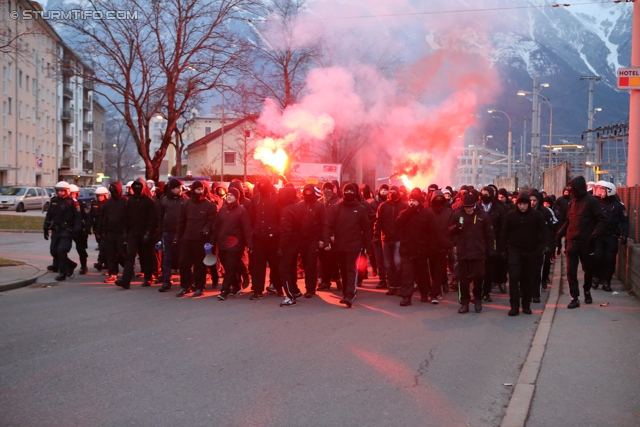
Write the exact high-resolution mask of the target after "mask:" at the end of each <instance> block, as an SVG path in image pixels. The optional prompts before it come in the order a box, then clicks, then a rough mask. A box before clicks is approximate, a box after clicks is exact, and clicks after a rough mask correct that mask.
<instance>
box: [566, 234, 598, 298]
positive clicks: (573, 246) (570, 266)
mask: <svg viewBox="0 0 640 427" xmlns="http://www.w3.org/2000/svg"><path fill="white" fill-rule="evenodd" d="M566 245H567V281H568V282H569V293H570V294H571V298H572V299H577V298H579V297H580V287H579V285H580V284H579V282H578V262H580V263H581V264H582V271H584V286H583V288H584V291H585V292H589V291H590V290H591V281H592V280H593V256H592V255H591V253H592V252H593V251H592V250H590V248H589V244H588V243H587V242H575V241H570V240H569V241H567V242H566Z"/></svg>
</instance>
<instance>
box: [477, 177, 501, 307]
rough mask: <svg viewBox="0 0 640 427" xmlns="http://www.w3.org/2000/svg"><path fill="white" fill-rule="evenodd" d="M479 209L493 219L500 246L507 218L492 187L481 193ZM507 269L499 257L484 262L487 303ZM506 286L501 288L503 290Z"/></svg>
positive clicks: (492, 224) (494, 230)
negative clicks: (494, 286) (493, 287)
mask: <svg viewBox="0 0 640 427" xmlns="http://www.w3.org/2000/svg"><path fill="white" fill-rule="evenodd" d="M478 208H480V209H482V210H483V211H485V212H486V213H487V214H488V215H489V218H490V219H491V226H492V227H493V233H494V235H495V236H496V245H500V235H501V234H500V233H501V231H502V224H504V219H505V217H506V216H507V212H506V210H505V208H504V207H503V206H502V205H501V204H500V203H499V202H498V199H497V198H496V190H495V188H494V187H492V186H486V187H484V188H483V189H482V190H481V192H480V201H479V202H478ZM504 268H505V266H504V262H503V260H502V259H501V258H499V257H498V256H497V253H496V254H495V256H488V257H487V259H486V260H485V262H484V283H483V285H482V288H483V289H482V293H483V295H482V299H483V300H484V301H486V302H491V301H492V299H491V287H492V286H493V285H497V284H503V283H505V282H502V281H501V276H502V275H503V274H502V271H503V269H504ZM503 286H504V285H502V286H500V289H502V287H503Z"/></svg>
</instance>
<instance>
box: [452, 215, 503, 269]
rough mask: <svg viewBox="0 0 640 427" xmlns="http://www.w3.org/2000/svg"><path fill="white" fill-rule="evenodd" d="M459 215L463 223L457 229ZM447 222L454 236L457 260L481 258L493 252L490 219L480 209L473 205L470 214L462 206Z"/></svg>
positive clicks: (494, 249)
mask: <svg viewBox="0 0 640 427" xmlns="http://www.w3.org/2000/svg"><path fill="white" fill-rule="evenodd" d="M461 217H462V218H464V223H463V225H462V229H459V221H460V218H461ZM449 224H450V226H449V230H450V231H451V233H452V235H453V236H454V238H455V246H456V250H457V256H458V259H459V260H482V259H486V258H487V257H488V256H492V255H494V254H495V251H496V244H495V235H494V233H493V227H492V226H491V219H490V218H489V215H488V214H487V213H486V212H485V211H483V210H482V209H478V208H477V207H475V209H474V210H473V212H472V213H471V215H467V213H466V212H465V210H464V207H463V208H461V209H460V210H458V211H456V212H454V213H453V215H451V222H450V223H449Z"/></svg>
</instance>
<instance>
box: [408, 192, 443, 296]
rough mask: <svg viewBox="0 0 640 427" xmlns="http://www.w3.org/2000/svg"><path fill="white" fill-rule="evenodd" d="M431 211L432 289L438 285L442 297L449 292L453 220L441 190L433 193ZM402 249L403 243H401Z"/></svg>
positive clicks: (430, 270) (430, 259) (430, 266)
mask: <svg viewBox="0 0 640 427" xmlns="http://www.w3.org/2000/svg"><path fill="white" fill-rule="evenodd" d="M430 205H431V207H430V209H431V211H433V227H431V234H430V235H429V239H430V243H431V250H430V251H429V272H430V273H431V290H432V291H433V288H434V287H437V291H438V292H437V294H438V297H440V296H441V295H442V294H441V292H440V291H441V288H442V291H443V292H449V283H448V282H447V257H448V256H450V254H451V236H450V234H449V223H450V222H451V215H453V212H452V211H451V207H450V206H449V204H448V203H447V201H446V199H445V198H444V195H443V193H442V192H441V191H440V190H436V191H434V192H433V193H431V204H430ZM400 249H402V245H400ZM431 303H432V304H438V303H439V298H432V299H431Z"/></svg>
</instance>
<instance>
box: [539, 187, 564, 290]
mask: <svg viewBox="0 0 640 427" xmlns="http://www.w3.org/2000/svg"><path fill="white" fill-rule="evenodd" d="M553 205H554V202H553V198H551V197H550V196H544V197H543V198H542V201H541V202H538V206H540V207H541V209H540V210H541V212H542V213H543V216H544V219H545V225H546V226H547V237H545V247H546V248H548V249H547V252H546V253H545V254H544V262H543V264H542V282H541V287H542V289H547V285H548V284H549V283H551V279H550V278H549V274H550V273H551V260H552V259H553V257H554V256H555V250H554V249H555V246H556V244H555V236H556V233H557V231H558V229H559V228H560V224H559V222H560V220H559V219H558V211H557V210H554V209H553Z"/></svg>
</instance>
